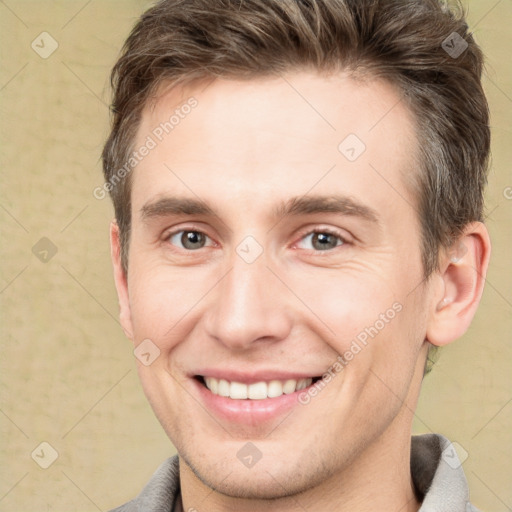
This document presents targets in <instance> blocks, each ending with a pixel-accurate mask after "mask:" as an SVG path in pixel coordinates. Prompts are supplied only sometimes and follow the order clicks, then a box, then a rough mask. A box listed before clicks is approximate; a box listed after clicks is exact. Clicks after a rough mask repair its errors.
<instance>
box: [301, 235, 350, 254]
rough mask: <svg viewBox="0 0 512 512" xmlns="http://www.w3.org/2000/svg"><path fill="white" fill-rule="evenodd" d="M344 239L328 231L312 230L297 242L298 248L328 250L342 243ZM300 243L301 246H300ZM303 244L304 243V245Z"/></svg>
mask: <svg viewBox="0 0 512 512" xmlns="http://www.w3.org/2000/svg"><path fill="white" fill-rule="evenodd" d="M344 243H345V240H343V238H342V237H341V236H340V235H338V234H336V233H331V232H329V231H313V232H312V233H309V234H308V235H306V236H304V237H303V238H301V240H300V242H299V243H298V244H297V245H298V247H299V248H300V249H313V250H315V251H328V250H330V249H334V248H335V247H338V246H340V245H343V244H344ZM301 245H302V247H301ZM304 245H306V246H305V247H304Z"/></svg>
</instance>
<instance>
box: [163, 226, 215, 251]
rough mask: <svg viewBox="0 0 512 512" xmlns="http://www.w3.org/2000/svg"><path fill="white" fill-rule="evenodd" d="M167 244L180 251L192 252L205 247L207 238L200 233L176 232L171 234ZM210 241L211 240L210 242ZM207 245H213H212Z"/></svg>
mask: <svg viewBox="0 0 512 512" xmlns="http://www.w3.org/2000/svg"><path fill="white" fill-rule="evenodd" d="M168 240H169V242H170V243H171V244H172V245H175V246H177V247H179V248H180V249H185V250H187V251H194V250H197V249H202V248H203V247H206V246H207V242H208V240H210V239H209V237H208V236H207V235H205V234H204V233H201V232H200V231H186V230H181V231H176V233H171V234H170V235H169V237H168ZM210 241H211V240H210ZM208 245H213V244H212V243H210V244H208Z"/></svg>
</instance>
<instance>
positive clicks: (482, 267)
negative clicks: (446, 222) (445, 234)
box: [427, 222, 491, 346]
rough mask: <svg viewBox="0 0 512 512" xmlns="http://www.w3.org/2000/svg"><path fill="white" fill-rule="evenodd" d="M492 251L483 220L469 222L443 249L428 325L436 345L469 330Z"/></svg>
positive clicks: (449, 340) (431, 338)
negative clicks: (457, 237)
mask: <svg viewBox="0 0 512 512" xmlns="http://www.w3.org/2000/svg"><path fill="white" fill-rule="evenodd" d="M490 252H491V243H490V240H489V234H488V232H487V229H486V227H485V226H484V224H483V223H481V222H474V223H471V224H469V225H468V226H467V227H466V229H465V230H464V232H463V234H462V235H461V236H460V238H459V239H458V240H457V241H456V242H455V243H454V244H453V245H452V246H451V247H450V248H448V249H447V250H445V251H443V254H442V255H441V257H440V263H439V270H438V277H439V278H440V279H438V280H437V281H436V282H435V283H434V287H435V290H434V291H433V294H432V303H431V305H430V314H429V322H428V326H427V340H428V341H430V343H432V344H433V345H436V346H443V345H447V344H448V343H451V342H452V341H455V340H456V339H457V338H460V337H461V336H462V335H463V334H464V333H465V332H466V331H467V329H468V327H469V325H470V324H471V321H472V320H473V317H474V315H475V313H476V310H477V308H478V304H479V303H480V299H481V297H482V292H483V288H484V284H485V276H486V273H487V267H488V265H489V257H490Z"/></svg>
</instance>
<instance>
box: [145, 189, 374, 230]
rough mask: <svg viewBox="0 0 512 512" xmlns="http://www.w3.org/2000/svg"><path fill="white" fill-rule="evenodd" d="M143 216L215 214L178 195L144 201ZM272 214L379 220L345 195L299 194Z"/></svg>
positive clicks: (204, 206)
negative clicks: (338, 216) (334, 215)
mask: <svg viewBox="0 0 512 512" xmlns="http://www.w3.org/2000/svg"><path fill="white" fill-rule="evenodd" d="M140 212H141V217H142V219H143V220H150V219H152V218H159V217H167V216H171V215H204V216H212V217H218V216H219V215H218V213H217V212H216V211H215V209H214V208H212V207H211V206H209V205H208V204H207V203H206V202H204V201H201V200H199V199H191V198H181V197H162V198H160V199H158V200H156V201H152V202H151V201H150V202H148V203H146V204H145V205H144V206H143V207H142V208H141V210H140ZM272 213H273V215H274V217H276V218H282V217H285V216H287V215H291V216H298V215H312V214H318V213H337V214H340V215H347V216H353V217H360V218H362V219H363V220H366V221H368V222H372V223H375V224H378V222H379V215H378V214H377V212H376V211H375V210H374V209H373V208H370V207H369V206H366V205H364V204H362V203H360V202H358V201H356V200H354V199H352V198H350V197H348V196H339V195H329V196H323V195H322V196H320V195H316V196H311V195H310V196H300V197H292V198H290V199H289V200H287V201H285V202H283V203H281V204H279V205H277V206H276V207H274V209H273V211H272Z"/></svg>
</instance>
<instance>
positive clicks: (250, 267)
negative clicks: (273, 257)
mask: <svg viewBox="0 0 512 512" xmlns="http://www.w3.org/2000/svg"><path fill="white" fill-rule="evenodd" d="M231 263H232V265H231V268H230V270H229V272H228V273H227V274H226V275H225V276H224V278H223V279H221V280H220V282H219V283H218V285H217V286H216V287H215V292H214V293H213V294H212V296H211V297H210V302H209V308H208V311H206V312H205V314H204V316H203V321H204V324H205V328H206V330H207V333H208V335H209V336H210V337H212V338H214V339H216V340H217V341H218V342H219V343H222V344H223V345H225V346H226V347H228V348H230V349H231V350H243V349H248V348H250V347H252V346H253V345H254V344H255V342H276V341H279V340H283V339H285V338H286V337H287V336H288V335H289V333H290V331H291V329H292V311H291V308H290V298H289V294H286V293H284V290H282V289H281V288H282V285H281V286H280V282H279V280H278V279H277V278H276V276H275V274H274V273H273V272H272V271H271V270H270V269H269V268H268V267H267V263H268V261H267V259H266V257H265V253H263V254H262V255H261V256H260V257H259V258H258V259H257V260H256V261H254V262H252V263H247V262H246V261H244V260H243V259H242V258H240V257H239V256H238V254H235V255H234V257H233V258H232V261H231Z"/></svg>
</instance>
